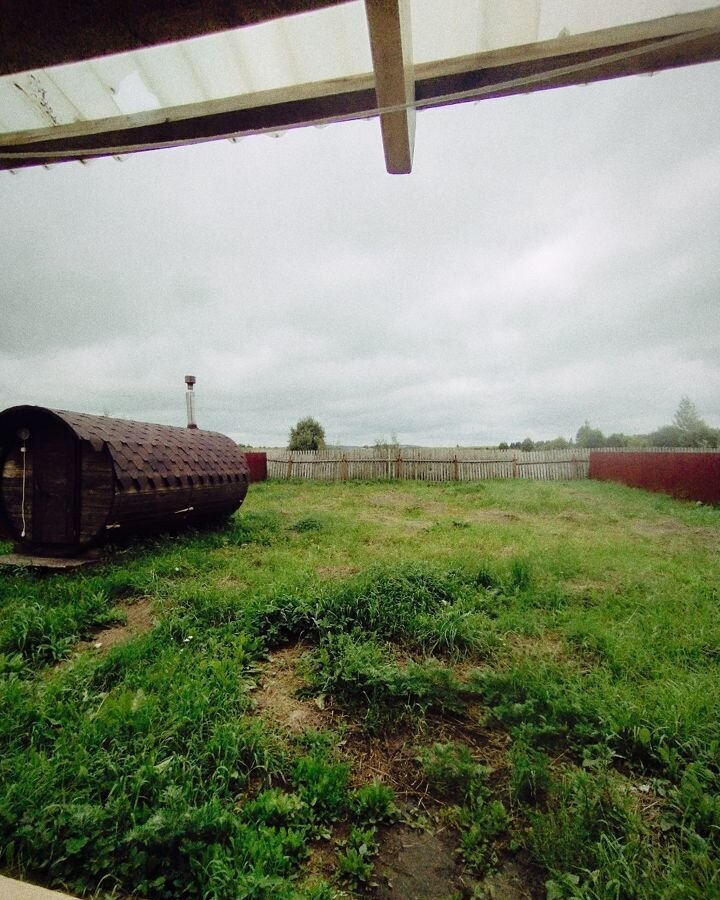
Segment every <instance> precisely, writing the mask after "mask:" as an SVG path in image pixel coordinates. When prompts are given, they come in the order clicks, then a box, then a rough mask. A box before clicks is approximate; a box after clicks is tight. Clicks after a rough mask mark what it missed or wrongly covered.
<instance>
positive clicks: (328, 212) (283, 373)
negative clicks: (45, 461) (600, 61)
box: [0, 64, 720, 444]
mask: <svg viewBox="0 0 720 900" xmlns="http://www.w3.org/2000/svg"><path fill="white" fill-rule="evenodd" d="M719 93H720V64H713V65H706V66H701V67H696V68H692V69H686V70H682V71H678V72H668V73H663V74H661V75H658V76H655V77H654V78H651V79H649V78H633V79H626V80H623V81H618V82H610V83H607V84H597V85H592V86H588V87H585V88H572V89H564V90H560V91H553V92H546V93H542V94H535V95H531V96H520V97H516V98H512V99H507V100H502V101H486V102H484V103H480V104H476V105H465V106H460V107H455V108H449V109H444V110H436V111H432V112H424V113H421V114H420V115H419V117H418V129H417V132H418V133H417V151H416V162H415V172H414V174H413V175H412V176H411V177H410V178H390V177H389V176H387V175H385V174H384V171H383V162H382V152H381V143H380V138H379V132H378V127H377V123H376V122H371V123H365V122H360V123H349V124H346V125H342V126H332V127H329V128H326V129H322V130H317V129H307V130H303V131H297V132H292V133H289V134H287V135H285V136H283V137H282V138H281V139H280V140H272V139H269V138H263V137H258V138H251V139H247V140H244V141H241V142H240V143H238V144H235V145H231V144H227V143H223V144H214V145H206V146H199V147H196V148H190V149H185V150H175V151H167V152H161V153H155V154H146V155H142V156H137V157H133V158H130V159H128V160H127V161H125V162H123V163H122V164H118V163H115V162H113V161H110V160H107V161H98V162H96V163H93V164H91V165H89V166H86V167H82V166H79V165H77V166H76V165H69V166H59V167H56V168H54V169H53V170H52V171H50V172H48V171H46V170H43V169H40V170H29V171H26V172H22V173H21V174H19V175H17V176H10V175H6V176H4V177H3V178H0V203H1V204H2V209H3V212H4V215H3V216H2V219H1V220H0V303H1V310H2V312H1V316H2V318H1V320H0V322H1V327H0V406H3V407H4V406H7V405H10V404H13V403H21V402H32V403H39V404H43V405H49V406H65V407H69V408H74V409H85V410H91V411H97V412H102V411H107V412H109V413H111V414H114V415H124V416H129V417H137V418H144V419H148V420H156V421H160V422H169V423H175V424H181V423H182V421H183V401H182V390H183V385H182V376H183V375H184V374H185V373H186V372H190V371H193V372H195V374H196V375H197V376H198V379H199V383H198V406H199V414H200V419H201V423H202V424H203V425H206V426H207V427H211V428H216V429H218V430H222V431H227V432H229V433H232V434H235V435H237V436H238V437H239V438H241V439H243V440H246V441H249V442H253V443H257V444H262V443H267V444H274V443H284V442H285V440H286V438H287V431H288V429H289V427H290V425H292V424H293V423H294V422H295V421H297V419H298V418H299V417H300V416H302V415H307V414H311V415H315V416H317V417H318V418H319V419H320V420H321V421H322V422H323V423H324V425H325V427H326V430H327V433H328V437H329V438H331V439H332V440H340V441H342V442H347V443H365V442H368V441H372V440H374V439H375V438H378V437H382V436H384V435H389V434H390V433H391V432H393V431H394V432H396V433H397V434H398V435H399V436H400V438H401V439H402V440H404V441H408V442H413V443H432V444H454V443H456V442H461V443H485V442H493V441H498V440H503V439H513V438H521V437H524V436H525V435H526V434H529V435H531V436H533V437H535V438H541V437H552V436H555V435H557V434H564V435H566V436H569V435H571V434H573V433H574V432H575V431H576V430H577V428H578V427H579V425H581V424H582V422H583V420H584V419H585V418H590V419H591V421H593V423H595V424H597V425H598V426H599V427H601V428H603V429H604V430H605V431H608V432H609V431H615V430H623V431H626V432H633V431H645V430H650V429H653V428H655V427H657V426H659V425H660V424H663V423H666V422H668V421H670V419H671V418H672V414H673V411H674V409H675V407H676V405H677V402H678V400H679V398H680V396H681V395H682V394H689V395H690V396H691V397H692V398H693V399H694V401H695V402H696V404H697V406H698V408H699V409H700V411H701V413H702V414H703V415H704V416H705V418H706V419H707V420H708V421H710V422H711V423H712V424H715V425H718V424H720V390H719V388H720V361H719V360H718V354H717V347H718V343H719V341H720V316H719V315H718V313H717V304H718V293H719V291H718V289H719V288H720V276H719V275H718V272H717V247H718V243H719V238H720V162H718V160H720V112H719V111H718V107H717V102H716V98H717V96H718V94H719Z"/></svg>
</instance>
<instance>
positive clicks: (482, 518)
mask: <svg viewBox="0 0 720 900" xmlns="http://www.w3.org/2000/svg"><path fill="white" fill-rule="evenodd" d="M465 517H466V518H467V519H469V520H470V521H471V522H519V521H520V520H521V518H522V517H521V516H519V515H518V514H517V513H512V512H503V510H501V509H473V510H470V511H468V512H467V513H465Z"/></svg>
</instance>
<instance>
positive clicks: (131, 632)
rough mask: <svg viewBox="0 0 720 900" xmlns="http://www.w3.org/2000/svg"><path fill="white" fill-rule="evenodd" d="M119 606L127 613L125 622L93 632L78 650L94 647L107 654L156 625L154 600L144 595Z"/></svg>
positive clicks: (80, 644)
mask: <svg viewBox="0 0 720 900" xmlns="http://www.w3.org/2000/svg"><path fill="white" fill-rule="evenodd" d="M117 608H118V609H119V610H121V611H122V613H123V614H124V615H125V622H124V623H123V624H118V625H111V626H109V627H108V628H100V629H98V630H97V631H95V632H94V633H93V637H92V639H91V640H89V641H81V642H80V643H79V644H78V645H77V647H76V648H75V649H76V650H78V651H80V650H87V649H93V650H96V651H97V652H98V653H100V654H105V653H107V652H108V651H109V650H111V649H112V648H113V647H116V646H117V645H118V644H124V643H125V642H126V641H129V640H131V639H132V638H134V637H137V636H138V635H139V634H145V633H146V632H148V631H151V630H152V628H153V627H154V625H155V617H154V616H153V612H152V601H151V600H150V599H149V598H147V597H143V598H141V599H140V600H134V601H133V602H132V603H120V604H118V606H117Z"/></svg>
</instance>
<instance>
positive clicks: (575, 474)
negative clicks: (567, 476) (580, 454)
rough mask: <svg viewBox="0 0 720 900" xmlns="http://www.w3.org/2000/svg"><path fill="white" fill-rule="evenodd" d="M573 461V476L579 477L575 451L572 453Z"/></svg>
mask: <svg viewBox="0 0 720 900" xmlns="http://www.w3.org/2000/svg"><path fill="white" fill-rule="evenodd" d="M571 462H572V471H573V478H577V477H578V459H577V456H576V455H575V454H574V453H573V455H572V459H571Z"/></svg>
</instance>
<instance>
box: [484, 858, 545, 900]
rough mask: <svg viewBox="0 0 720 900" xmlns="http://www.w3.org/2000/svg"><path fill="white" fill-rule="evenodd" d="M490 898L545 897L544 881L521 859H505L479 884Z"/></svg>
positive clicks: (498, 899) (491, 899)
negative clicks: (523, 863) (528, 868)
mask: <svg viewBox="0 0 720 900" xmlns="http://www.w3.org/2000/svg"><path fill="white" fill-rule="evenodd" d="M479 888H480V890H481V891H483V892H484V894H481V896H485V897H487V898H488V900H534V898H536V897H544V896H545V891H544V890H543V889H542V882H538V879H537V878H536V877H534V876H533V874H532V873H530V872H529V871H528V870H527V869H526V868H525V867H524V866H522V865H521V864H520V863H519V861H517V860H514V859H508V860H505V861H504V862H503V863H501V865H500V868H499V869H498V871H497V872H495V874H494V875H489V876H488V877H487V878H486V879H485V880H484V881H482V882H481V883H480V885H479Z"/></svg>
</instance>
